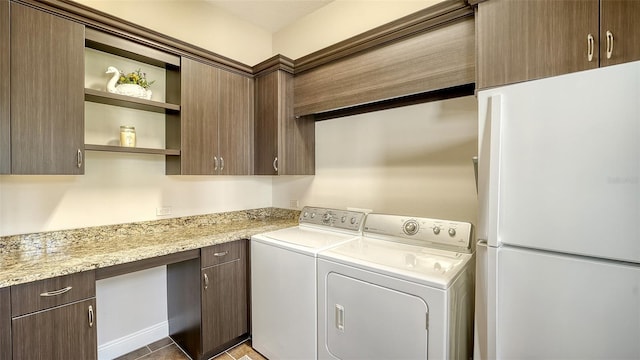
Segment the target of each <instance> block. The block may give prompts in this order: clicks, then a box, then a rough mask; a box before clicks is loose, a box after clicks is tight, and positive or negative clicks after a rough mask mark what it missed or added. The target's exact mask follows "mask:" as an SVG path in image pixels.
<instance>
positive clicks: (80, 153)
mask: <svg viewBox="0 0 640 360" xmlns="http://www.w3.org/2000/svg"><path fill="white" fill-rule="evenodd" d="M76 161H77V165H78V168H81V167H82V150H80V149H78V155H77V158H76Z"/></svg>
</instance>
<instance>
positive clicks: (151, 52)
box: [85, 28, 181, 162]
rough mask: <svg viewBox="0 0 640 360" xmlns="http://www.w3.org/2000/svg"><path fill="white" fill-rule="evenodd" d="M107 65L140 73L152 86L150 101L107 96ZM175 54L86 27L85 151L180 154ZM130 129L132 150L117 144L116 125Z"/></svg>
mask: <svg viewBox="0 0 640 360" xmlns="http://www.w3.org/2000/svg"><path fill="white" fill-rule="evenodd" d="M108 66H115V67H116V68H118V69H119V70H120V71H123V72H125V73H129V72H132V71H134V70H137V69H141V71H142V72H145V73H147V78H148V80H150V81H152V80H153V81H155V83H154V84H153V85H152V86H151V87H150V90H152V91H153V95H152V98H151V100H147V99H142V98H136V97H131V96H125V95H120V94H115V93H110V92H108V91H107V89H106V84H107V81H108V80H109V75H107V74H105V72H106V69H107V67H108ZM180 110H181V109H180V56H178V55H174V54H170V53H167V52H164V51H161V50H158V49H156V48H153V47H150V46H146V45H143V44H140V43H137V42H134V41H131V40H128V39H124V38H121V37H117V36H114V35H111V34H107V33H104V32H101V31H97V30H94V29H90V28H87V29H86V33H85V128H86V131H85V150H86V151H106V152H113V153H133V154H154V155H165V157H166V161H167V162H175V159H176V157H177V156H180V149H181V144H180ZM121 125H125V126H132V125H133V126H135V127H136V137H137V146H136V147H122V146H119V130H120V129H119V127H120V126H121Z"/></svg>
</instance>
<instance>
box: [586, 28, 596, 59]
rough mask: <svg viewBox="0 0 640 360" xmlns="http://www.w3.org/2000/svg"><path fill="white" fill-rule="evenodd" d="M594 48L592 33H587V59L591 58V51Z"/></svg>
mask: <svg viewBox="0 0 640 360" xmlns="http://www.w3.org/2000/svg"><path fill="white" fill-rule="evenodd" d="M594 48H595V43H594V41H593V35H591V34H589V35H587V59H588V60H589V61H592V60H593V51H594Z"/></svg>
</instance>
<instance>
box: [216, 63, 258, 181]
mask: <svg viewBox="0 0 640 360" xmlns="http://www.w3.org/2000/svg"><path fill="white" fill-rule="evenodd" d="M219 82H220V83H219V87H218V89H219V93H218V95H219V102H218V104H219V108H218V109H219V112H218V117H219V122H218V140H219V153H218V154H219V158H221V160H220V174H223V175H249V174H250V173H251V169H252V165H253V164H252V155H253V151H252V150H253V143H252V141H253V137H252V132H253V122H252V120H253V80H252V79H250V78H248V77H245V76H242V75H238V74H234V73H231V72H228V71H220V76H219Z"/></svg>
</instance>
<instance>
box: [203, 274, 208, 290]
mask: <svg viewBox="0 0 640 360" xmlns="http://www.w3.org/2000/svg"><path fill="white" fill-rule="evenodd" d="M208 287H209V276H207V274H204V289H205V290H207V288H208Z"/></svg>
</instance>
